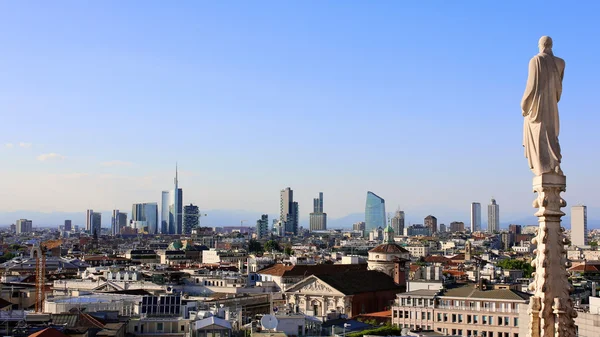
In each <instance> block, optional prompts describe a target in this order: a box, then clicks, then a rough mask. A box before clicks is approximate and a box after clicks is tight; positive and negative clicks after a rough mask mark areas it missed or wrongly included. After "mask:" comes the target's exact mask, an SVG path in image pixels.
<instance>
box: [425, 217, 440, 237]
mask: <svg viewBox="0 0 600 337" xmlns="http://www.w3.org/2000/svg"><path fill="white" fill-rule="evenodd" d="M423 221H424V222H423V224H424V225H425V227H427V228H429V233H430V234H431V235H433V233H436V232H437V218H436V217H434V216H433V215H428V216H426V217H425V219H424V220H423Z"/></svg>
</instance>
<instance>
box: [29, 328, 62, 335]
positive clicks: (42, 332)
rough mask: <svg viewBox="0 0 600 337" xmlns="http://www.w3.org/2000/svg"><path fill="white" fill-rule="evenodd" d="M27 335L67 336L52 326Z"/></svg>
mask: <svg viewBox="0 0 600 337" xmlns="http://www.w3.org/2000/svg"><path fill="white" fill-rule="evenodd" d="M29 337H69V336H67V335H65V334H64V333H62V332H60V331H58V330H56V329H54V328H46V329H44V330H40V331H38V332H36V333H32V334H31V335H29Z"/></svg>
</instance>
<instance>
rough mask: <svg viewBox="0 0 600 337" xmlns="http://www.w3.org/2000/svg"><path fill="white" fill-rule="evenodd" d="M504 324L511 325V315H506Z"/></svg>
mask: <svg viewBox="0 0 600 337" xmlns="http://www.w3.org/2000/svg"><path fill="white" fill-rule="evenodd" d="M504 325H506V326H509V325H510V317H506V316H505V317H504Z"/></svg>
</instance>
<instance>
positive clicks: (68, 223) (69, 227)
mask: <svg viewBox="0 0 600 337" xmlns="http://www.w3.org/2000/svg"><path fill="white" fill-rule="evenodd" d="M72 230H73V225H72V222H71V220H65V232H70V231H72Z"/></svg>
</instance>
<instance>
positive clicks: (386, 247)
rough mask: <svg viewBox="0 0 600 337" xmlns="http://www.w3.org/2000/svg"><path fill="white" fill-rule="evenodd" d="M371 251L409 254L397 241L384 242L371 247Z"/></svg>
mask: <svg viewBox="0 0 600 337" xmlns="http://www.w3.org/2000/svg"><path fill="white" fill-rule="evenodd" d="M369 253H383V254H407V253H408V250H406V249H405V248H404V247H402V246H400V245H399V244H397V243H384V244H382V245H379V246H377V247H375V248H373V249H371V250H370V251H369Z"/></svg>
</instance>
